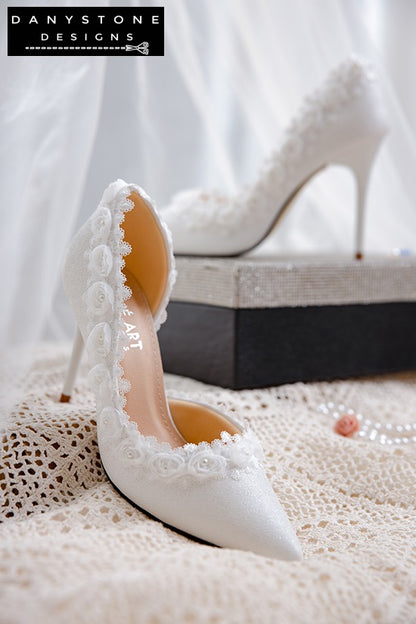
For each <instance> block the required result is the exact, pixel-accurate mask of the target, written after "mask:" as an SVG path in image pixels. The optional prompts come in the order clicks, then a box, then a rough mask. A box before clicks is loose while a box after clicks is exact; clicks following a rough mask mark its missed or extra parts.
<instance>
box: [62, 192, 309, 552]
mask: <svg viewBox="0 0 416 624" xmlns="http://www.w3.org/2000/svg"><path fill="white" fill-rule="evenodd" d="M174 280H175V270H174V260H173V253H172V243H171V238H170V234H169V232H168V230H167V229H166V227H165V226H164V224H163V223H162V221H161V220H160V218H159V215H158V213H157V211H156V208H155V206H154V204H153V203H152V201H151V200H150V198H149V197H148V196H147V195H146V194H145V193H144V191H143V190H142V189H141V188H140V187H138V186H136V185H135V184H126V183H125V182H124V181H123V180H117V182H114V183H113V184H111V185H110V186H109V187H108V188H107V189H106V190H105V192H104V195H103V197H102V199H101V202H100V204H99V206H98V208H97V209H96V210H95V212H94V213H93V214H92V216H91V217H90V218H89V219H88V221H87V222H86V224H85V225H84V226H83V227H82V228H81V230H80V231H79V232H78V234H77V235H76V236H75V238H74V239H73V241H72V244H71V246H70V249H69V252H68V255H67V258H66V262H65V267H64V287H65V291H66V294H67V296H68V299H69V302H70V304H71V307H72V310H73V313H74V315H75V319H76V322H77V325H78V328H79V330H78V333H77V337H76V340H75V344H74V349H73V354H72V359H71V364H70V367H69V371H68V375H67V380H66V382H65V386H64V392H63V395H62V397H61V401H68V400H69V399H70V395H71V392H72V387H73V384H74V379H75V375H76V370H77V368H78V364H79V360H80V358H81V354H82V350H83V345H84V344H85V345H86V350H87V353H88V361H89V367H90V372H89V380H90V382H91V385H92V387H93V389H94V392H95V396H96V401H97V433H98V444H99V449H100V455H101V460H102V463H103V466H104V469H105V472H106V473H107V476H108V478H109V479H110V481H111V482H112V484H113V485H114V486H115V488H116V489H117V490H118V491H119V492H120V493H121V494H122V495H123V496H125V497H126V498H127V499H128V500H129V501H130V502H132V503H133V504H135V505H137V506H138V507H140V508H141V509H142V510H143V511H145V512H147V513H148V514H150V515H152V516H154V517H156V518H157V519H159V520H161V521H162V522H164V523H165V524H167V525H169V526H171V527H174V528H175V529H178V530H180V531H182V532H185V533H187V534H189V535H191V536H194V537H196V538H199V539H200V540H204V541H206V542H209V543H211V544H215V545H218V546H223V547H227V548H238V549H242V550H251V551H253V552H255V553H257V554H259V555H264V556H266V557H274V558H277V559H286V560H296V559H300V558H301V556H302V553H301V549H300V546H299V542H298V540H297V537H296V535H295V533H294V531H293V528H292V526H291V524H290V522H289V520H288V518H287V516H286V513H285V512H284V510H283V508H282V506H281V505H280V503H279V501H278V499H277V497H276V495H275V493H274V491H273V489H272V487H271V485H270V483H269V481H268V480H267V478H266V475H265V472H264V468H263V466H262V449H261V446H260V444H259V442H258V440H257V439H256V437H255V436H254V435H253V433H252V432H251V431H250V430H247V429H244V428H242V427H241V425H239V424H238V423H237V422H235V421H233V420H232V419H231V418H229V417H227V416H225V415H224V414H221V413H219V412H218V411H217V410H216V409H214V408H212V407H209V406H207V405H203V404H200V403H194V402H190V401H185V400H182V399H180V400H170V401H169V403H168V401H167V399H166V395H165V390H164V384H163V370H162V364H161V359H160V352H159V346H158V341H157V335H156V331H157V329H158V328H159V326H160V324H161V323H162V322H163V321H164V319H165V316H166V313H165V308H166V305H167V303H168V300H169V294H170V291H171V288H172V286H173V283H174Z"/></svg>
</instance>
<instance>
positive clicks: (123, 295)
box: [83, 181, 263, 480]
mask: <svg viewBox="0 0 416 624" xmlns="http://www.w3.org/2000/svg"><path fill="white" fill-rule="evenodd" d="M132 191H136V192H138V193H139V194H140V196H141V197H142V198H143V199H145V201H146V202H147V203H148V204H149V205H150V207H151V209H152V210H153V212H154V214H155V216H156V218H157V219H158V221H159V222H160V219H159V217H158V214H157V211H156V208H155V206H154V204H153V203H152V202H151V200H150V198H149V197H148V196H147V195H146V193H145V192H144V191H143V190H142V189H141V188H140V187H137V186H135V185H132V184H129V185H126V184H122V182H121V181H118V182H117V183H115V184H114V185H110V187H109V188H108V189H107V190H106V191H105V193H104V195H103V198H102V200H101V203H100V205H99V206H98V208H97V210H96V211H95V213H94V214H93V216H92V217H91V221H90V224H91V239H90V247H89V249H88V251H87V252H86V253H87V264H88V282H87V289H86V291H85V292H84V295H83V299H84V303H85V305H86V308H87V317H88V328H87V330H88V338H87V340H86V347H87V352H88V360H89V364H90V367H91V368H90V371H89V374H88V381H89V383H90V385H91V387H92V388H93V390H94V392H95V395H96V399H97V413H98V423H97V424H98V427H99V429H100V438H101V441H100V444H102V445H103V446H104V447H105V448H107V449H108V450H109V451H111V452H116V453H117V454H118V455H119V456H120V458H121V461H122V462H123V464H124V465H125V466H126V467H127V466H130V467H134V468H135V469H137V470H139V471H146V475H147V476H149V477H151V478H163V479H168V480H175V479H179V478H186V480H192V479H198V480H206V479H214V478H216V479H219V478H224V477H226V476H230V477H232V478H238V475H239V474H240V473H241V471H243V470H244V471H245V470H249V469H255V468H258V467H259V465H260V464H261V461H262V458H263V452H262V449H261V446H260V444H259V442H258V441H257V439H256V437H255V436H254V434H252V432H251V431H249V430H246V431H243V432H242V433H241V434H236V435H234V436H231V435H230V434H228V433H226V432H222V433H221V438H220V439H217V440H214V441H213V442H211V443H210V444H208V443H207V442H201V443H200V444H198V445H196V444H185V445H184V446H183V447H179V448H175V449H172V448H171V447H170V446H169V444H167V443H160V442H159V441H158V440H157V439H156V438H154V437H151V436H143V435H142V434H141V433H140V431H139V430H138V428H137V423H136V422H132V421H130V420H129V417H128V415H127V414H126V412H125V411H124V407H125V404H126V399H125V395H126V393H127V392H128V391H129V389H130V382H129V381H128V380H127V379H125V378H124V377H123V369H122V367H121V361H122V357H123V346H124V345H125V344H126V341H127V340H128V339H127V336H126V333H125V331H124V329H123V323H122V312H123V309H124V307H125V301H126V300H127V299H128V298H129V297H130V296H131V290H130V289H129V288H128V287H127V286H126V284H125V282H126V277H125V275H124V273H123V267H124V265H125V261H124V256H126V255H128V254H129V253H130V252H131V247H130V245H129V243H127V242H126V241H125V240H124V231H123V229H122V227H121V224H122V222H123V220H124V215H125V213H126V212H128V211H130V210H132V208H133V207H134V204H133V202H132V201H131V200H130V199H128V196H129V195H130V193H131V192H132ZM161 227H162V229H163V234H164V237H165V241H166V247H167V250H168V254H169V262H170V264H169V266H170V270H169V277H168V280H167V285H166V289H165V293H164V296H163V299H162V303H161V305H160V307H159V310H158V312H157V314H156V316H155V320H154V323H155V327H156V329H158V328H159V326H160V324H161V323H163V322H164V320H165V319H166V306H167V303H168V301H169V295H170V292H171V289H172V287H173V284H174V282H175V277H176V271H175V269H174V258H173V252H172V241H171V237H170V233H169V231H168V229H167V227H166V225H165V224H163V223H161Z"/></svg>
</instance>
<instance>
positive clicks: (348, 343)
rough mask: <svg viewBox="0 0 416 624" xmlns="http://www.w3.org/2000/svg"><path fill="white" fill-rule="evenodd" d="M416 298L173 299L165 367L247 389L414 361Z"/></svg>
mask: <svg viewBox="0 0 416 624" xmlns="http://www.w3.org/2000/svg"><path fill="white" fill-rule="evenodd" d="M415 319H416V302H394V303H375V304H366V305H364V304H360V305H336V306H307V307H295V308H264V309H258V308H257V309H232V308H225V307H217V306H210V305H202V304H195V303H183V302H177V301H172V302H171V303H170V304H169V306H168V320H167V322H166V323H165V325H163V326H162V328H161V330H160V331H159V342H160V347H161V352H162V359H163V364H164V370H165V371H166V372H168V373H174V374H177V375H184V376H187V377H193V378H194V379H199V380H201V381H204V382H206V383H210V384H214V385H218V386H223V387H226V388H232V389H235V390H241V389H243V388H261V387H265V386H276V385H280V384H284V383H291V382H296V381H318V380H326V379H336V378H339V379H341V378H348V377H356V376H361V375H369V374H377V373H387V372H394V371H400V370H410V369H415V368H416V331H415Z"/></svg>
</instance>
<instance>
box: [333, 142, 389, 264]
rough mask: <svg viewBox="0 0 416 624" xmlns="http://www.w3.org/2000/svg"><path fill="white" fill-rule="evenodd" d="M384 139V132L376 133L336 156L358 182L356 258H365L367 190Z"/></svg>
mask: <svg viewBox="0 0 416 624" xmlns="http://www.w3.org/2000/svg"><path fill="white" fill-rule="evenodd" d="M383 139H384V133H378V132H374V134H371V135H369V136H368V137H365V138H363V139H362V140H361V141H358V142H356V143H354V144H352V145H349V146H347V147H346V148H344V150H343V151H342V153H340V154H339V155H338V156H334V161H335V162H338V163H339V164H340V165H345V166H346V167H349V168H350V169H351V171H352V172H353V174H354V177H355V183H356V204H357V213H356V222H355V258H356V259H357V260H362V258H363V237H364V216H365V206H366V199H367V191H368V186H369V182H370V177H371V171H372V168H373V164H374V161H375V159H376V156H377V153H378V150H379V149H380V146H381V143H382V141H383Z"/></svg>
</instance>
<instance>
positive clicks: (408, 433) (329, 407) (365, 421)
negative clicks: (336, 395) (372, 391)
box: [318, 401, 416, 446]
mask: <svg viewBox="0 0 416 624" xmlns="http://www.w3.org/2000/svg"><path fill="white" fill-rule="evenodd" d="M318 411H319V412H320V413H322V414H326V415H329V416H331V417H332V418H333V419H334V420H335V421H338V420H339V419H340V418H341V417H342V416H343V415H344V414H349V415H354V416H355V417H356V418H357V420H358V422H359V423H360V429H359V431H357V432H356V433H355V434H354V436H352V437H353V438H358V439H365V440H368V441H369V442H377V443H378V444H383V445H387V446H391V445H407V444H415V443H416V422H414V423H407V424H404V425H396V424H394V423H391V422H387V423H381V422H375V421H373V420H371V419H370V418H365V417H364V416H363V415H362V414H360V413H357V412H355V411H354V410H353V409H352V408H347V407H346V406H345V405H344V404H343V403H340V404H338V405H336V404H335V403H333V402H331V401H330V402H329V403H321V404H320V405H319V406H318Z"/></svg>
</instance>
